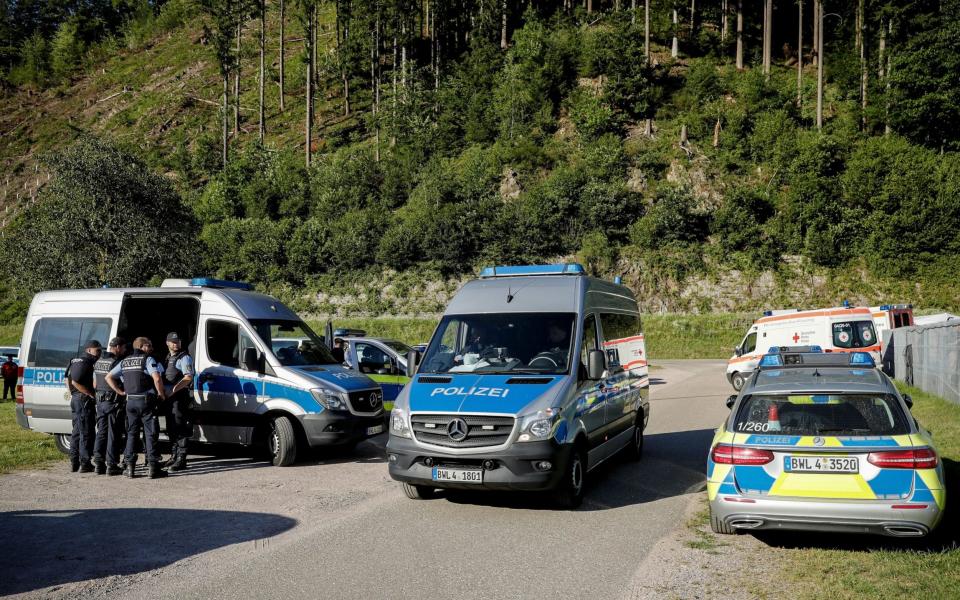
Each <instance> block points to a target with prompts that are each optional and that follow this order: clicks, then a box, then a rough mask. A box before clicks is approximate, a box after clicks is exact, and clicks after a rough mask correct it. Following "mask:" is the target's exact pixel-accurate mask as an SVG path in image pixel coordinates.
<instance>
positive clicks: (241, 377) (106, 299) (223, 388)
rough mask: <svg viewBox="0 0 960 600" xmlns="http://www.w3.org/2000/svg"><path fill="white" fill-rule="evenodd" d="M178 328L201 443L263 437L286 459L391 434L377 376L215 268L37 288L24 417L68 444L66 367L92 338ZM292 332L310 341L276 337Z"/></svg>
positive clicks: (23, 384) (28, 339) (24, 378)
mask: <svg viewBox="0 0 960 600" xmlns="http://www.w3.org/2000/svg"><path fill="white" fill-rule="evenodd" d="M170 331H176V332H178V333H179V334H180V337H181V339H183V340H184V344H185V347H186V348H187V349H188V351H189V352H190V354H191V355H192V356H193V359H194V365H195V367H196V372H197V376H196V377H195V378H194V386H193V390H192V392H193V396H194V402H195V405H194V415H195V419H194V420H195V424H196V426H195V428H194V439H195V440H197V441H200V442H216V443H229V444H242V445H253V444H256V443H264V444H266V446H267V448H268V449H269V450H270V453H271V455H272V458H273V464H275V465H278V466H286V465H289V464H291V463H293V462H294V460H295V459H296V457H297V454H298V452H299V451H303V450H306V448H305V446H310V447H312V446H331V445H333V446H350V445H354V444H356V443H358V442H359V441H361V440H363V439H366V438H368V437H371V436H374V435H377V434H380V433H382V432H383V428H384V424H383V393H382V392H381V390H380V387H379V386H378V385H377V384H376V383H375V382H374V381H372V380H370V379H369V378H368V377H366V376H365V375H363V374H361V373H357V372H355V371H350V370H348V369H345V368H343V367H342V366H341V365H340V364H339V363H338V362H337V361H335V360H334V358H333V356H331V354H330V351H329V350H328V349H327V347H326V346H325V345H324V343H323V341H322V339H321V338H320V337H319V336H318V335H316V334H315V333H314V332H313V331H312V330H311V329H310V328H309V327H308V326H307V325H306V323H304V322H303V321H302V320H301V319H300V318H299V317H298V316H297V315H296V313H294V312H293V311H292V310H290V309H289V308H287V307H286V306H284V305H283V304H282V303H281V302H280V301H278V300H277V299H276V298H272V297H271V296H267V295H264V294H259V293H256V292H254V291H252V286H250V285H249V284H245V283H240V282H231V281H220V280H215V279H207V278H199V279H193V280H185V279H168V280H166V281H164V282H163V284H162V285H161V287H159V288H128V289H119V288H118V289H110V288H105V289H96V290H61V291H50V292H41V293H39V294H37V295H36V296H34V298H33V301H32V302H31V304H30V310H29V312H28V313H27V320H26V324H25V326H24V331H23V348H24V352H23V353H21V373H22V375H21V377H20V381H19V382H18V392H17V406H16V416H17V422H18V423H19V424H20V425H21V426H23V427H25V428H27V429H33V430H35V431H41V432H46V433H51V434H53V435H55V436H56V439H57V446H58V447H59V448H60V449H61V450H62V451H67V450H68V449H69V447H68V445H69V443H70V431H71V419H70V402H69V394H67V391H66V388H65V386H64V382H63V376H64V370H65V367H66V365H67V363H68V362H69V361H70V359H71V358H73V357H75V356H78V355H79V353H80V352H81V351H82V348H83V344H84V342H85V341H86V340H89V339H96V340H98V341H100V342H101V343H105V342H106V341H107V340H109V339H110V338H111V337H113V336H117V335H119V336H122V337H124V338H126V339H127V341H128V342H132V341H133V339H134V338H135V337H138V336H143V337H148V338H150V339H151V340H152V341H153V343H154V348H158V349H163V348H165V344H164V340H165V339H166V334H167V332H170ZM286 338H298V339H300V340H306V341H302V342H300V343H298V344H297V345H296V346H294V347H289V346H286V345H283V344H280V345H275V344H274V341H275V340H281V339H286ZM161 352H162V350H161ZM160 358H162V356H161V357H160Z"/></svg>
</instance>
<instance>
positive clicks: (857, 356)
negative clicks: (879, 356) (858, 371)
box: [850, 352, 877, 367]
mask: <svg viewBox="0 0 960 600" xmlns="http://www.w3.org/2000/svg"><path fill="white" fill-rule="evenodd" d="M850 364H851V365H860V366H864V367H876V366H877V363H875V362H873V357H872V356H870V355H869V354H868V353H866V352H851V353H850Z"/></svg>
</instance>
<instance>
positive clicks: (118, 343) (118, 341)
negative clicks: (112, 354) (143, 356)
mask: <svg viewBox="0 0 960 600" xmlns="http://www.w3.org/2000/svg"><path fill="white" fill-rule="evenodd" d="M126 344H127V340H125V339H123V338H122V337H120V336H117V337H115V338H113V339H111V340H110V343H109V344H107V345H108V346H125V345H126Z"/></svg>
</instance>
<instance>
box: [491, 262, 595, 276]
mask: <svg viewBox="0 0 960 600" xmlns="http://www.w3.org/2000/svg"><path fill="white" fill-rule="evenodd" d="M584 274H586V269H584V268H583V265H580V264H577V263H567V264H556V265H507V266H499V267H497V266H494V267H485V268H484V269H483V270H482V271H480V277H481V278H488V277H519V276H522V275H584Z"/></svg>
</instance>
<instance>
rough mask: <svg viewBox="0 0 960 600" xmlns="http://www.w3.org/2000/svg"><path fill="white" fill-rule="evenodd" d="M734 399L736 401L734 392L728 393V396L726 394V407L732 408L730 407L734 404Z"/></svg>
mask: <svg viewBox="0 0 960 600" xmlns="http://www.w3.org/2000/svg"><path fill="white" fill-rule="evenodd" d="M736 401H737V395H736V394H730V395H729V396H727V408H730V409H732V408H733V405H734V403H735V402H736Z"/></svg>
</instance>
